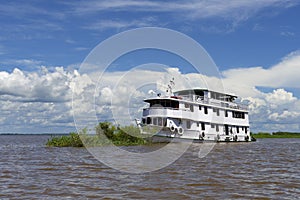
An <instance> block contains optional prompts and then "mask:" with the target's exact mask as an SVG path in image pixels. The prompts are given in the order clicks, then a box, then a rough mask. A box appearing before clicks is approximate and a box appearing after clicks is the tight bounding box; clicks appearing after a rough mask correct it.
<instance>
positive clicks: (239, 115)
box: [232, 111, 245, 119]
mask: <svg viewBox="0 0 300 200" xmlns="http://www.w3.org/2000/svg"><path fill="white" fill-rule="evenodd" d="M232 117H233V118H241V119H245V113H243V112H238V111H232Z"/></svg>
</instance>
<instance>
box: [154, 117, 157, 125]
mask: <svg viewBox="0 0 300 200" xmlns="http://www.w3.org/2000/svg"><path fill="white" fill-rule="evenodd" d="M153 125H157V118H156V117H153Z"/></svg>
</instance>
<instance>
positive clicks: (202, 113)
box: [136, 85, 254, 142]
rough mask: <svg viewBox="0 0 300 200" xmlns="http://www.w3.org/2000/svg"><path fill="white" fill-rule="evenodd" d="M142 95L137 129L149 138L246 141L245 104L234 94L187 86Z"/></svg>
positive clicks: (247, 117) (247, 133)
mask: <svg viewBox="0 0 300 200" xmlns="http://www.w3.org/2000/svg"><path fill="white" fill-rule="evenodd" d="M169 93H170V95H166V96H162V95H160V94H158V95H157V96H155V97H151V98H147V99H144V102H147V103H149V104H148V106H147V108H144V109H143V116H142V120H136V122H137V125H138V126H139V128H140V130H141V132H142V133H143V134H146V135H148V136H149V138H151V139H152V140H153V141H170V140H174V139H176V140H179V141H180V140H194V141H216V142H248V141H253V140H254V138H253V139H252V138H251V136H250V129H249V115H248V106H247V105H244V104H241V103H238V102H236V99H237V96H235V95H232V94H227V93H221V92H216V91H211V90H208V89H187V90H180V91H177V92H174V93H172V88H171V86H170V85H169Z"/></svg>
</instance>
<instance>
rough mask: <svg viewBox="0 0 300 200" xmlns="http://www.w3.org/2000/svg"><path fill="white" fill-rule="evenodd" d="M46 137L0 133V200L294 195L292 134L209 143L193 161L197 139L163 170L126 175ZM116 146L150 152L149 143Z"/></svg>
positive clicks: (295, 156) (294, 142)
mask: <svg viewBox="0 0 300 200" xmlns="http://www.w3.org/2000/svg"><path fill="white" fill-rule="evenodd" d="M48 138H49V136H0V139H1V140H0V150H1V157H0V199H64V198H72V199H101V198H113V199H164V198H168V199H187V198H192V199H199V198H200V199H255V198H257V199H299V196H300V190H299V188H300V184H299V179H300V174H299V171H300V169H299V166H300V163H299V155H300V154H299V144H300V140H299V139H296V140H295V139H292V140H291V139H278V140H274V139H263V140H259V141H258V142H256V143H237V144H216V145H215V146H214V148H213V149H212V151H211V152H210V153H209V154H208V155H207V156H206V157H204V158H198V151H199V149H201V144H197V145H195V146H192V147H191V148H190V149H189V150H188V151H187V152H186V153H185V154H184V155H183V156H182V157H181V158H179V159H178V160H177V161H176V162H175V163H173V164H171V165H169V166H168V167H166V168H163V169H160V170H158V171H154V172H151V173H150V172H149V173H145V174H128V173H122V172H119V171H117V170H114V169H111V168H109V167H107V166H105V165H103V164H102V163H101V162H99V161H98V160H96V159H95V158H93V156H91V155H90V154H89V153H88V151H87V150H86V149H84V148H46V147H45V146H44V144H45V142H46V141H47V139H48ZM158 147H159V146H155V148H158ZM151 148H152V149H151ZM155 148H154V149H155ZM123 149H125V150H126V149H130V150H131V151H132V152H149V151H152V150H153V147H149V146H138V147H123Z"/></svg>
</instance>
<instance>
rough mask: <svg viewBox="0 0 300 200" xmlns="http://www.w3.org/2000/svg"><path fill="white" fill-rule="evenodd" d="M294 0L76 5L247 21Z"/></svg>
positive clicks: (85, 9)
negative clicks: (267, 9) (251, 17)
mask: <svg viewBox="0 0 300 200" xmlns="http://www.w3.org/2000/svg"><path fill="white" fill-rule="evenodd" d="M297 3H298V2H295V1H292V0H285V1H281V0H260V1H244V0H238V1H222V0H213V1H196V0H191V1H184V2H183V1H170V2H166V1H147V0H142V1H139V0H125V1H123V0H122V1H121V0H112V1H108V0H105V1H92V2H89V3H88V4H87V3H86V2H84V3H76V4H73V6H74V12H75V13H77V14H91V13H94V12H100V11H103V10H110V11H134V12H145V11H147V12H149V11H150V12H176V13H178V14H180V16H183V17H185V18H186V17H188V18H192V19H199V18H207V17H227V18H234V19H236V20H245V19H247V18H249V17H250V16H255V14H256V13H257V11H260V10H262V9H264V8H266V7H280V8H286V7H291V6H294V5H297Z"/></svg>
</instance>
